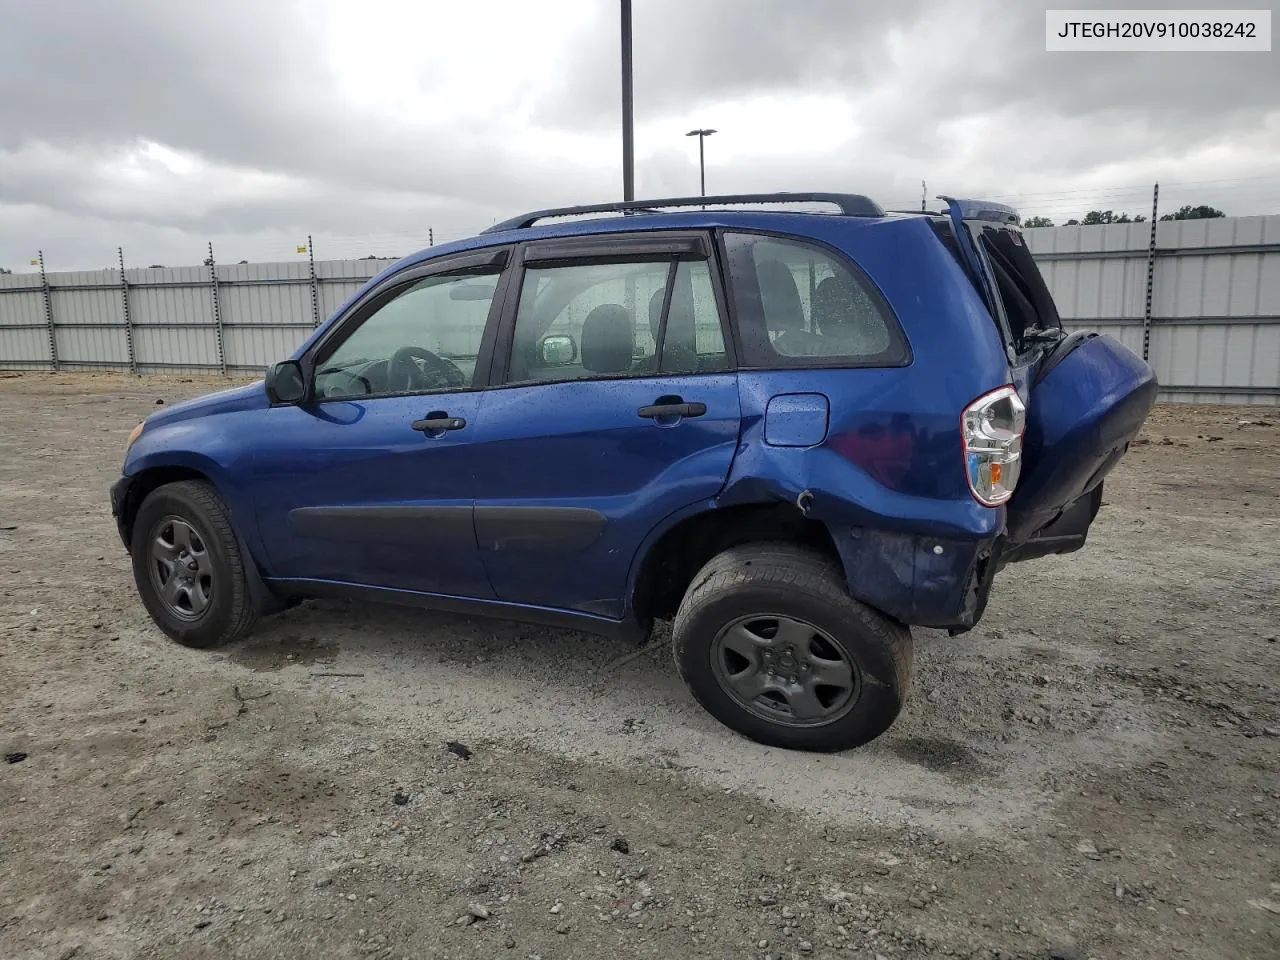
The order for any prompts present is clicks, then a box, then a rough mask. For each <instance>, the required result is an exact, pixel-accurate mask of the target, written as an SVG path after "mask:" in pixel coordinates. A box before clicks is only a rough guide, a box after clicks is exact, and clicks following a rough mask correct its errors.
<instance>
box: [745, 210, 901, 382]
mask: <svg viewBox="0 0 1280 960" xmlns="http://www.w3.org/2000/svg"><path fill="white" fill-rule="evenodd" d="M723 240H724V247H725V254H726V262H727V266H728V273H729V287H730V293H731V296H732V298H733V302H734V307H735V311H734V313H735V317H736V319H737V324H738V337H739V341H740V344H741V351H742V357H741V366H744V367H761V368H778V367H814V366H818V367H823V366H825V367H843V366H850V367H874V366H901V365H904V364H906V363H908V362H909V360H910V355H909V352H908V350H907V345H906V340H905V338H904V337H903V336H902V331H901V328H900V327H899V326H898V323H897V320H896V319H895V318H894V316H893V313H892V311H891V310H890V308H889V305H888V303H887V302H886V301H885V299H884V296H883V295H882V294H881V293H880V291H879V290H878V289H876V287H875V286H874V285H873V284H872V283H871V281H870V280H869V279H867V277H866V275H865V274H864V273H863V272H862V270H861V269H860V268H859V267H858V266H857V265H856V264H854V263H853V262H852V261H850V260H849V259H847V258H846V257H845V256H843V255H842V254H840V253H837V252H836V251H834V250H832V249H830V248H827V247H824V246H820V245H818V244H815V243H810V242H806V241H802V240H797V239H792V238H782V237H775V236H767V235H762V234H749V233H725V234H724V236H723Z"/></svg>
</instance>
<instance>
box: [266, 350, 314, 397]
mask: <svg viewBox="0 0 1280 960" xmlns="http://www.w3.org/2000/svg"><path fill="white" fill-rule="evenodd" d="M266 383H267V396H268V397H270V398H271V402H272V403H300V402H301V401H302V398H303V397H305V396H306V395H307V381H306V379H305V378H304V377H303V376H302V364H300V363H298V361H297V360H281V361H280V362H279V363H276V364H272V365H271V366H270V367H268V368H267V378H266Z"/></svg>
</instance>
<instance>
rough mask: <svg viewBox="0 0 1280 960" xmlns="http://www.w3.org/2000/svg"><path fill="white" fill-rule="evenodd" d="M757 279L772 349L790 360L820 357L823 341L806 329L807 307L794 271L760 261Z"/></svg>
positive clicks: (781, 264)
mask: <svg viewBox="0 0 1280 960" xmlns="http://www.w3.org/2000/svg"><path fill="white" fill-rule="evenodd" d="M756 279H757V280H758V281H759V284H760V306H761V308H762V309H763V311H764V322H765V326H766V327H767V328H768V330H769V333H770V335H771V339H772V341H773V349H774V350H776V351H777V352H778V353H780V354H782V355H783V356H788V357H804V356H814V355H821V354H822V352H823V351H822V349H821V339H820V338H819V337H816V336H814V335H813V334H812V333H810V332H809V331H807V330H806V329H805V322H804V304H803V303H802V302H801V300H800V290H799V288H798V287H797V286H796V280H795V277H793V276H792V275H791V269H790V268H789V267H788V266H787V265H786V264H785V263H783V262H782V261H781V260H761V261H759V262H758V263H757V264H756Z"/></svg>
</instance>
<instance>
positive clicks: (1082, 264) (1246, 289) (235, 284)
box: [0, 216, 1280, 404]
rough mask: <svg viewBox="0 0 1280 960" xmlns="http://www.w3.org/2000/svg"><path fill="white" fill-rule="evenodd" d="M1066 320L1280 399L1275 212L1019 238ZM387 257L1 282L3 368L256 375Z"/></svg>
mask: <svg viewBox="0 0 1280 960" xmlns="http://www.w3.org/2000/svg"><path fill="white" fill-rule="evenodd" d="M1026 235H1027V242H1028V244H1029V245H1030V247H1031V250H1032V252H1033V254H1034V255H1035V257H1036V259H1037V261H1038V262H1039V263H1040V268H1041V270H1042V271H1043V272H1044V274H1045V277H1046V279H1047V281H1048V283H1049V287H1050V289H1052V291H1053V294H1054V298H1055V299H1056V300H1057V303H1058V307H1059V310H1060V311H1061V313H1062V316H1063V318H1064V321H1065V322H1066V325H1067V326H1068V327H1070V328H1072V329H1096V330H1100V331H1103V332H1106V333H1109V334H1111V335H1113V336H1115V337H1117V338H1118V339H1120V340H1121V341H1123V342H1124V343H1125V344H1126V345H1128V346H1129V347H1130V348H1131V349H1133V350H1134V352H1135V353H1138V354H1143V355H1145V356H1147V358H1148V360H1149V361H1150V363H1151V364H1152V366H1153V367H1154V368H1155V370H1156V373H1157V375H1158V376H1159V378H1160V383H1161V386H1162V389H1163V391H1164V394H1163V395H1164V398H1165V399H1167V400H1181V401H1191V402H1199V403H1266V404H1280V216H1270V217H1233V218H1223V219H1216V220H1182V221H1169V222H1161V223H1157V224H1156V230H1155V237H1154V240H1155V242H1154V245H1153V244H1152V243H1151V240H1152V236H1151V225H1150V224H1149V223H1130V224H1110V225H1106V226H1088V227H1085V226H1073V227H1043V228H1036V229H1032V230H1028V231H1026ZM390 262H391V261H388V260H334V261H319V262H316V263H314V264H311V263H309V262H298V263H258V264H235V265H225V266H211V265H208V264H206V265H204V266H198V267H176V268H157V269H129V270H98V271H81V272H72V273H48V274H46V273H45V272H44V271H43V269H42V270H41V272H40V273H36V274H15V275H3V276H0V369H35V370H45V369H63V368H66V369H71V370H81V369H83V370H95V369H101V370H131V371H134V372H137V373H156V372H210V371H212V372H218V371H222V372H230V373H258V372H260V371H261V370H262V369H263V367H265V366H266V365H267V364H269V363H272V362H274V361H275V360H278V359H280V358H282V357H285V356H288V355H289V353H291V352H292V351H293V349H294V348H295V347H296V346H297V345H298V344H299V343H300V342H301V341H302V339H303V338H304V337H305V336H306V335H307V333H308V331H310V330H311V329H313V328H314V327H315V325H316V324H317V323H319V322H320V321H322V320H324V319H325V318H327V317H328V316H329V315H330V314H332V313H333V312H334V310H336V309H337V308H338V306H340V305H341V304H342V303H343V302H344V301H345V300H346V299H347V298H348V297H349V296H350V295H351V294H352V293H354V292H355V291H356V290H357V289H359V287H360V286H361V285H362V284H363V283H364V282H365V281H366V280H367V279H368V278H369V277H372V276H373V275H374V274H376V273H377V272H379V271H380V270H382V269H383V267H385V266H386V265H387V264H388V263H390Z"/></svg>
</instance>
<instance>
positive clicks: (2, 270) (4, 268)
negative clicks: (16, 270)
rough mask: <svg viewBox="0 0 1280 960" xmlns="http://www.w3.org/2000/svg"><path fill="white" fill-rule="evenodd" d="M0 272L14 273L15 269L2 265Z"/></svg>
mask: <svg viewBox="0 0 1280 960" xmlns="http://www.w3.org/2000/svg"><path fill="white" fill-rule="evenodd" d="M0 273H13V271H12V270H10V269H8V268H7V267H0Z"/></svg>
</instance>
